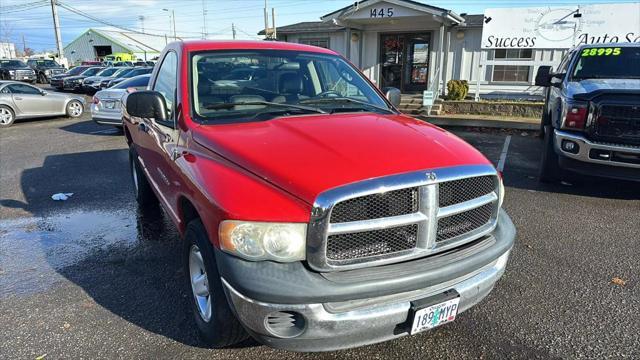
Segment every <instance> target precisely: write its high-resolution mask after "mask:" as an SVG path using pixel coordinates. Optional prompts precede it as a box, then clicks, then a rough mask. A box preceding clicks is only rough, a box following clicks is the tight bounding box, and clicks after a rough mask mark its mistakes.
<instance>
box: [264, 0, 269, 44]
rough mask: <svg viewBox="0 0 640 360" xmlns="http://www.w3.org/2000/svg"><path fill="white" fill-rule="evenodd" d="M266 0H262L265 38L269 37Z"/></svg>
mask: <svg viewBox="0 0 640 360" xmlns="http://www.w3.org/2000/svg"><path fill="white" fill-rule="evenodd" d="M268 9H269V8H268V6H267V0H264V35H265V38H266V39H268V38H269V12H268Z"/></svg>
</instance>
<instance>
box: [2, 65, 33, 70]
mask: <svg viewBox="0 0 640 360" xmlns="http://www.w3.org/2000/svg"><path fill="white" fill-rule="evenodd" d="M2 68H3V69H7V70H33V69H32V68H30V67H28V66H3V67H2Z"/></svg>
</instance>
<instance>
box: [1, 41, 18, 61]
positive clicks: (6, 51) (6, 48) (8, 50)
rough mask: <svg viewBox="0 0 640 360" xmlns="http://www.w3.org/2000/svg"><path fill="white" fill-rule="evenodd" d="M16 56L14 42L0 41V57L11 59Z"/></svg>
mask: <svg viewBox="0 0 640 360" xmlns="http://www.w3.org/2000/svg"><path fill="white" fill-rule="evenodd" d="M15 57H16V44H14V43H10V42H0V59H13V58H15Z"/></svg>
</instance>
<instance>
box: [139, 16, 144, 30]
mask: <svg viewBox="0 0 640 360" xmlns="http://www.w3.org/2000/svg"><path fill="white" fill-rule="evenodd" d="M138 20H140V27H141V28H142V33H143V34H144V16H143V15H140V16H138Z"/></svg>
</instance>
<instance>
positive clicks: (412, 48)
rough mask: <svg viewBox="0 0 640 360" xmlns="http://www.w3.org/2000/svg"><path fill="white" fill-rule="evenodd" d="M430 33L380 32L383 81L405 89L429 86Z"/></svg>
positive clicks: (381, 82) (413, 89)
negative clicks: (381, 33)
mask: <svg viewBox="0 0 640 360" xmlns="http://www.w3.org/2000/svg"><path fill="white" fill-rule="evenodd" d="M429 40H430V36H429V34H383V35H381V36H380V75H381V76H380V84H381V87H386V86H393V87H395V88H398V89H400V90H401V91H402V92H419V91H422V90H426V89H427V87H428V83H429Z"/></svg>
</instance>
